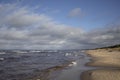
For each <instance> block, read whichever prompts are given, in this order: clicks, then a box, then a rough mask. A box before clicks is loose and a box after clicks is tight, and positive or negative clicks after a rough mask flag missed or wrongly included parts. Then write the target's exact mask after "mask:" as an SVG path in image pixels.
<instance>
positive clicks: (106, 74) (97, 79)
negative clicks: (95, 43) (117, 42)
mask: <svg viewBox="0 0 120 80" xmlns="http://www.w3.org/2000/svg"><path fill="white" fill-rule="evenodd" d="M86 53H87V54H88V55H89V56H91V57H92V59H91V62H89V63H87V64H86V65H87V66H93V67H98V68H99V69H95V70H89V71H85V72H83V73H82V74H81V79H82V80H120V51H119V49H96V50H88V51H87V52H86Z"/></svg>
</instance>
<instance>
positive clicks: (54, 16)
mask: <svg viewBox="0 0 120 80" xmlns="http://www.w3.org/2000/svg"><path fill="white" fill-rule="evenodd" d="M119 4H120V0H0V49H86V48H96V47H102V46H109V45H114V44H119V43H120V9H119V8H120V5H119Z"/></svg>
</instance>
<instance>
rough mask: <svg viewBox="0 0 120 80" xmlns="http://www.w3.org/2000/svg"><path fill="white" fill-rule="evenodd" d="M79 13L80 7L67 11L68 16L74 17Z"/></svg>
mask: <svg viewBox="0 0 120 80" xmlns="http://www.w3.org/2000/svg"><path fill="white" fill-rule="evenodd" d="M80 15H81V8H74V9H72V10H71V11H70V12H69V16H70V17H76V16H80Z"/></svg>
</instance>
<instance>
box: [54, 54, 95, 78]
mask: <svg viewBox="0 0 120 80" xmlns="http://www.w3.org/2000/svg"><path fill="white" fill-rule="evenodd" d="M80 55H81V56H80V58H79V59H77V60H76V61H75V62H76V64H75V65H74V64H73V65H72V66H71V68H70V69H65V70H63V71H62V73H61V74H60V75H59V76H58V77H57V78H56V80H80V74H81V73H82V72H84V71H86V70H90V69H93V67H87V66H85V64H86V63H87V62H89V61H90V57H88V56H87V55H86V54H84V53H81V52H80Z"/></svg>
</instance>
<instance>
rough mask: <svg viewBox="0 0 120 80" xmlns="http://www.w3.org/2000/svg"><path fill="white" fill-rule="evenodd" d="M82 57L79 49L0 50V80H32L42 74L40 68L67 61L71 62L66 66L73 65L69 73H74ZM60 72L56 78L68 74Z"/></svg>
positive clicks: (80, 63)
mask: <svg viewBox="0 0 120 80" xmlns="http://www.w3.org/2000/svg"><path fill="white" fill-rule="evenodd" d="M84 58H85V55H84V54H83V53H82V52H81V50H1V51H0V80H27V79H28V80H29V79H30V80H33V79H32V78H33V77H36V75H40V74H42V73H39V72H40V71H41V70H45V69H48V68H51V67H54V66H58V65H59V66H60V65H63V64H67V63H68V62H71V63H70V64H69V65H68V67H71V66H74V68H75V69H74V68H72V69H70V70H71V71H70V70H69V71H70V72H69V71H68V72H69V73H71V72H73V73H74V71H76V70H77V71H78V72H79V71H80V70H78V68H77V66H76V65H83V64H84V63H85V61H84V60H85V59H84ZM80 59H81V60H80ZM79 61H80V62H79ZM75 66H76V67H75ZM81 67H83V66H81ZM83 69H84V68H83ZM72 70H73V71H72ZM60 74H61V76H58V78H56V79H58V80H60V79H62V80H65V79H64V77H65V76H63V75H64V74H65V75H66V76H68V74H67V71H65V72H64V71H63V72H61V73H60ZM60 74H59V75H60ZM75 74H77V73H75ZM69 75H72V74H69ZM77 75H78V74H77ZM73 76H74V75H73ZM44 77H45V76H44ZM66 78H67V77H66ZM36 80H37V79H36ZM39 80H40V79H39ZM70 80H71V79H70ZM74 80H75V79H74Z"/></svg>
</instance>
